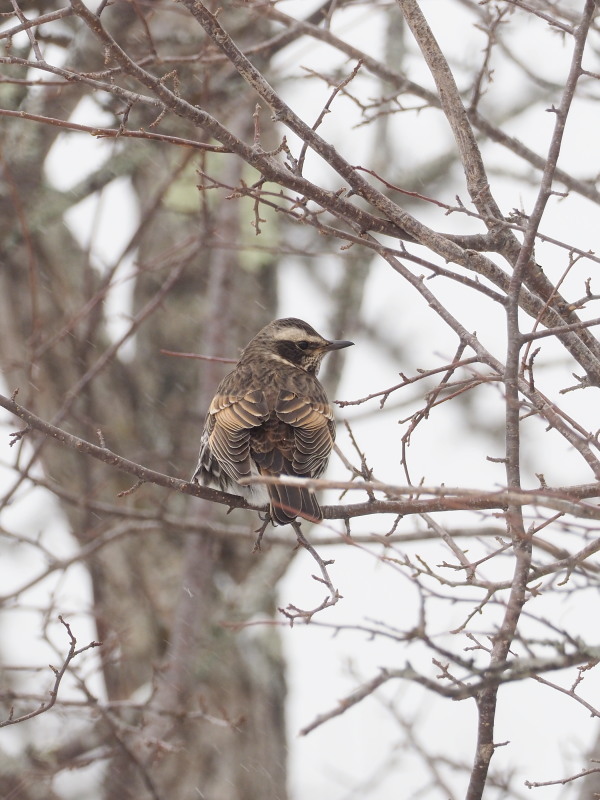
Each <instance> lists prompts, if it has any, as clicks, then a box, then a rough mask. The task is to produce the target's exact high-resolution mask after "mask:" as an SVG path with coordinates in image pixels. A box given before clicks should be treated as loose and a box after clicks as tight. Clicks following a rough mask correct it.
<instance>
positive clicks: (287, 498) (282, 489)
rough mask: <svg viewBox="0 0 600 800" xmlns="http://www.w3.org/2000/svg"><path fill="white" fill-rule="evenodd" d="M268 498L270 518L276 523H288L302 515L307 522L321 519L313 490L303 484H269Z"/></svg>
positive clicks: (320, 512)
mask: <svg viewBox="0 0 600 800" xmlns="http://www.w3.org/2000/svg"><path fill="white" fill-rule="evenodd" d="M269 499H270V501H271V518H272V519H273V521H274V522H276V523H277V524H278V525H288V524H289V523H290V522H293V521H294V520H295V519H296V517H303V518H304V519H307V520H308V521H309V522H319V521H320V520H321V519H323V513H322V511H321V507H320V506H319V503H318V501H317V498H316V497H315V494H314V492H311V491H310V490H309V489H306V488H305V487H304V486H290V485H283V484H269Z"/></svg>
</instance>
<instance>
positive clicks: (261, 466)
mask: <svg viewBox="0 0 600 800" xmlns="http://www.w3.org/2000/svg"><path fill="white" fill-rule="evenodd" d="M351 344H354V343H353V342H346V341H329V340H327V339H324V338H323V337H322V336H320V335H319V334H318V333H317V332H316V331H315V330H314V328H311V326H310V325H308V324H307V323H306V322H303V321H302V320H301V319H293V318H290V319H276V320H275V321H274V322H271V323H269V325H267V326H266V327H264V328H263V329H262V330H261V331H259V332H258V333H257V334H256V336H255V337H254V339H252V341H251V342H250V343H249V344H248V345H247V346H246V348H245V349H244V351H243V352H242V355H241V357H240V360H239V361H238V363H237V364H236V366H235V368H234V369H233V371H232V372H230V373H229V375H227V376H226V377H225V378H224V379H223V380H222V381H221V383H220V384H219V387H218V388H217V393H216V395H215V397H214V399H213V401H212V403H211V404H210V408H209V410H208V414H207V416H206V422H205V424H204V431H203V433H202V440H201V443H200V456H199V461H198V466H197V467H196V471H195V473H194V476H193V478H192V480H193V481H195V482H196V483H200V484H203V485H205V486H213V487H214V488H217V489H220V490H221V491H224V492H230V493H233V494H238V495H242V497H245V498H246V500H248V502H249V503H251V504H252V505H255V506H264V505H266V504H267V503H269V507H270V517H271V521H272V522H273V524H279V525H286V524H287V523H290V522H293V521H294V520H295V519H296V517H304V518H305V519H308V520H313V521H317V520H320V519H322V514H321V509H320V507H319V504H318V502H317V499H316V497H315V495H314V492H312V491H311V490H309V489H306V488H304V487H302V486H293V485H288V486H284V485H281V484H280V485H276V484H268V485H266V486H265V485H264V484H252V485H246V486H242V485H240V481H243V480H244V479H245V478H249V477H252V476H258V475H263V476H269V477H272V476H274V477H278V476H281V475H290V476H295V477H298V478H318V477H319V476H320V475H322V474H323V472H324V470H325V467H326V466H327V461H328V460H329V454H330V453H331V449H332V447H333V442H334V440H335V423H334V421H333V411H332V408H331V406H330V405H329V401H328V400H327V395H326V394H325V390H324V389H323V387H322V386H321V384H320V383H319V381H318V380H317V372H318V371H319V367H320V365H321V360H322V359H323V356H324V355H325V354H326V353H329V352H331V351H332V350H340V349H341V348H342V347H349V346H350V345H351Z"/></svg>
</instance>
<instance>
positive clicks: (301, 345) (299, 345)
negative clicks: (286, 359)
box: [296, 342, 308, 350]
mask: <svg viewBox="0 0 600 800" xmlns="http://www.w3.org/2000/svg"><path fill="white" fill-rule="evenodd" d="M296 346H297V347H299V348H300V350H306V348H307V347H308V342H296Z"/></svg>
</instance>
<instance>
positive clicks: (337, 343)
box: [323, 339, 354, 353]
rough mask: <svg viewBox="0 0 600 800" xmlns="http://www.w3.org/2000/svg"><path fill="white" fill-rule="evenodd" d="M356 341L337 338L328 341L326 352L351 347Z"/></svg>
mask: <svg viewBox="0 0 600 800" xmlns="http://www.w3.org/2000/svg"><path fill="white" fill-rule="evenodd" d="M352 344H354V342H347V341H346V340H345V339H335V340H334V341H333V342H328V343H327V346H326V347H324V348H323V349H324V350H325V352H326V353H329V351H330V350H341V349H342V348H343V347H350V345H352Z"/></svg>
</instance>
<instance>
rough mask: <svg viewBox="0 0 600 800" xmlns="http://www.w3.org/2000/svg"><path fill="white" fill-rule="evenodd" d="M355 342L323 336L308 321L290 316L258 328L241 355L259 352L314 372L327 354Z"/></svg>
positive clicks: (314, 373)
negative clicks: (259, 329)
mask: <svg viewBox="0 0 600 800" xmlns="http://www.w3.org/2000/svg"><path fill="white" fill-rule="evenodd" d="M352 344H354V342H348V341H345V340H335V339H334V340H330V339H325V338H323V336H321V335H320V334H318V333H317V332H316V330H315V329H314V328H312V327H311V326H310V325H309V324H308V323H307V322H304V321H303V320H301V319H295V318H294V317H290V318H287V319H276V320H274V321H273V322H270V323H269V324H268V325H266V326H265V327H264V328H263V329H262V330H261V331H259V332H258V333H257V334H256V336H255V337H254V339H252V341H251V342H250V343H249V344H248V346H247V347H246V349H245V350H244V353H243V354H242V357H244V356H246V355H250V354H251V353H252V354H253V355H254V354H257V355H258V352H257V351H259V352H262V355H263V357H265V358H269V357H270V358H276V359H277V360H278V361H283V362H287V363H288V364H293V365H294V366H296V367H300V369H303V370H305V371H306V372H309V373H311V374H312V375H316V374H317V372H318V371H319V367H320V366H321V361H322V359H323V356H324V355H325V354H326V353H330V352H331V351H332V350H341V349H342V348H343V347H350V345H352Z"/></svg>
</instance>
